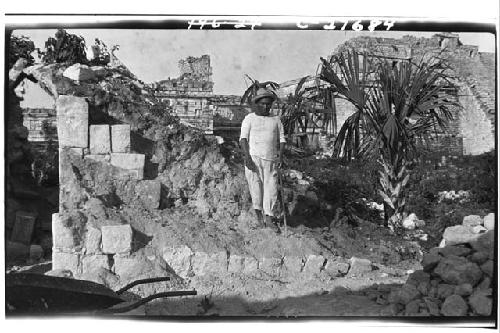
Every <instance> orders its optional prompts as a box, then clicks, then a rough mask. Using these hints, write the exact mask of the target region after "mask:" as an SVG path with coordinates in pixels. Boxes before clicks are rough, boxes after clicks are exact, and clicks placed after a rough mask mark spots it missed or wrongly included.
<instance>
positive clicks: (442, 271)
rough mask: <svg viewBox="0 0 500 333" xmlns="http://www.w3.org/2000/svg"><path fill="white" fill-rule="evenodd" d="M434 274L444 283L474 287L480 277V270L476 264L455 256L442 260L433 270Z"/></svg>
mask: <svg viewBox="0 0 500 333" xmlns="http://www.w3.org/2000/svg"><path fill="white" fill-rule="evenodd" d="M434 273H435V274H437V275H438V276H439V277H441V278H442V279H443V280H444V281H445V282H447V283H451V284H455V285H458V284H462V283H470V284H471V285H475V284H476V283H477V282H479V280H480V279H481V276H482V272H481V269H480V268H479V266H478V265H477V264H475V263H473V262H470V261H468V260H467V259H465V258H463V257H457V256H449V257H446V258H443V259H442V260H441V261H440V262H439V264H438V265H437V267H436V269H434Z"/></svg>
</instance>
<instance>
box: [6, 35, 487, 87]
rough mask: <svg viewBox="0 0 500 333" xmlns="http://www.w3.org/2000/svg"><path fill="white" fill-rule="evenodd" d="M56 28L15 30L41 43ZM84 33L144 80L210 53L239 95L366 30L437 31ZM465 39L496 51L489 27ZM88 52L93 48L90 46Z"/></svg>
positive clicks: (307, 66) (313, 63)
mask: <svg viewBox="0 0 500 333" xmlns="http://www.w3.org/2000/svg"><path fill="white" fill-rule="evenodd" d="M55 31H56V30H55V29H31V30H16V31H14V34H15V35H24V36H27V37H29V38H30V39H31V40H33V41H34V43H35V46H36V47H40V48H42V49H43V46H44V43H45V41H46V40H47V39H48V38H49V37H53V36H54V34H55ZM67 31H68V32H69V33H73V34H77V35H81V36H83V37H84V38H85V41H86V43H87V46H90V45H93V44H94V39H95V38H99V39H101V40H102V41H103V42H104V43H105V44H106V45H108V46H111V45H115V44H117V45H120V49H119V51H117V52H116V53H115V54H116V55H117V56H118V58H119V59H120V60H121V61H122V62H123V63H124V64H125V65H126V66H127V67H128V68H129V69H130V70H131V71H132V72H133V73H134V74H136V75H137V76H138V77H139V79H141V80H142V81H144V82H153V81H158V80H163V79H167V78H168V77H171V78H173V77H177V76H179V70H178V67H177V66H178V65H177V64H178V61H179V60H180V59H183V58H186V57H188V56H195V57H199V56H201V55H204V54H208V55H210V60H211V65H212V71H213V81H214V93H215V94H227V95H231V94H233V95H241V94H242V93H243V92H244V91H245V89H246V87H247V85H248V81H246V80H245V74H248V75H249V76H250V77H252V78H254V79H257V80H259V81H261V82H262V81H268V80H271V81H275V82H278V83H282V82H285V81H288V80H293V79H297V78H300V77H303V76H305V75H311V74H314V73H316V71H317V68H318V65H319V63H320V57H327V56H328V55H329V54H331V53H332V51H333V50H334V49H335V48H336V47H337V46H338V45H339V44H341V43H342V42H344V41H346V40H347V39H350V38H353V37H356V36H361V35H368V36H374V37H392V38H400V37H402V36H403V35H407V34H411V35H414V36H417V37H431V36H432V35H433V34H434V33H435V32H404V31H394V32H390V31H389V32H385V31H376V32H354V31H331V30H254V31H251V30H157V29H155V30H144V29H141V30H125V29H80V30H78V29H68V30H67ZM459 35H460V40H461V41H462V43H463V44H469V45H478V46H479V51H480V52H494V50H495V49H494V48H495V40H494V35H493V34H488V33H460V34H459ZM87 53H88V54H89V55H90V54H92V52H90V51H88V52H87Z"/></svg>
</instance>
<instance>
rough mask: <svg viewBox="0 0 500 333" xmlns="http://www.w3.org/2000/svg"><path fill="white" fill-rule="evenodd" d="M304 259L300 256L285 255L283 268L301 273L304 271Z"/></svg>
mask: <svg viewBox="0 0 500 333" xmlns="http://www.w3.org/2000/svg"><path fill="white" fill-rule="evenodd" d="M302 266H304V261H303V259H302V258H300V257H295V256H285V257H284V258H283V268H284V269H285V270H286V271H288V272H294V273H299V272H301V271H302Z"/></svg>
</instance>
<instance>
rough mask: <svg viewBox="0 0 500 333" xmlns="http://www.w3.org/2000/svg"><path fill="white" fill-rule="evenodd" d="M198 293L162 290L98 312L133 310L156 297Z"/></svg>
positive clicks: (111, 312)
mask: <svg viewBox="0 0 500 333" xmlns="http://www.w3.org/2000/svg"><path fill="white" fill-rule="evenodd" d="M197 294H198V293H197V291H196V290H180V291H165V292H161V293H158V294H154V295H150V296H148V297H145V298H141V299H140V300H138V301H137V302H134V303H132V304H130V305H127V306H124V307H122V308H111V309H104V310H99V311H96V312H95V313H96V314H114V313H124V312H128V311H131V310H133V309H135V308H138V307H139V306H141V305H143V304H146V303H148V302H151V301H152V300H154V299H157V298H164V297H175V296H196V295H197Z"/></svg>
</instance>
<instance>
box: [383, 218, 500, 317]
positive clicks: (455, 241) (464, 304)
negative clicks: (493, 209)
mask: <svg viewBox="0 0 500 333" xmlns="http://www.w3.org/2000/svg"><path fill="white" fill-rule="evenodd" d="M494 224H495V215H494V214H489V215H487V216H486V217H484V219H483V218H481V217H479V216H477V215H471V216H466V217H465V218H464V220H463V223H462V225H457V226H453V227H449V228H446V230H445V232H444V235H443V237H444V239H443V240H444V242H442V246H440V247H436V248H432V249H431V250H430V251H429V253H428V254H426V255H424V257H423V260H422V267H423V270H418V271H415V272H413V273H412V274H410V276H409V277H408V280H407V282H406V283H405V284H404V285H403V286H402V287H401V288H397V289H393V290H392V291H391V293H390V294H389V296H388V301H389V303H390V305H389V306H388V307H387V309H386V310H387V314H389V315H407V316H441V315H444V316H467V315H470V316H489V315H491V313H492V288H493V287H494V285H493V282H492V279H493V277H494V256H495V251H494V250H495V234H494V230H493V229H494ZM478 226H479V227H481V228H478ZM484 226H486V227H484ZM488 229H490V230H488ZM473 230H474V231H473ZM444 245H446V246H444Z"/></svg>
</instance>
